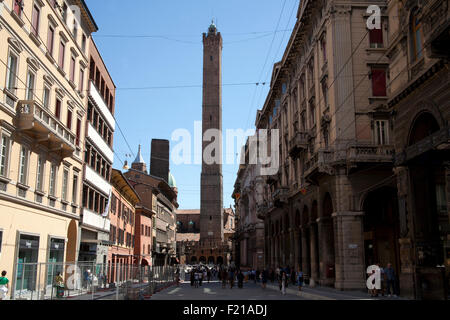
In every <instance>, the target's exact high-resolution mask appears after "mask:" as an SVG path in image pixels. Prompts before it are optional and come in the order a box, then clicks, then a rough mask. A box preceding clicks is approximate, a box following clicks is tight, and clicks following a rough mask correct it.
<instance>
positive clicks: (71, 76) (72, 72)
mask: <svg viewBox="0 0 450 320" xmlns="http://www.w3.org/2000/svg"><path fill="white" fill-rule="evenodd" d="M69 79H70V81H72V82H75V57H74V56H72V57H71V58H70V71H69Z"/></svg>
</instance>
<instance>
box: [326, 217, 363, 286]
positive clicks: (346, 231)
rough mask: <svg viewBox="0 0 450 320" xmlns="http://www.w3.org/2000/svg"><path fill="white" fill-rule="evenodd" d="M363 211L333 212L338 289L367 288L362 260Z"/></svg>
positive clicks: (336, 284) (336, 283)
mask: <svg viewBox="0 0 450 320" xmlns="http://www.w3.org/2000/svg"><path fill="white" fill-rule="evenodd" d="M362 217H363V212H351V211H341V212H336V213H333V219H334V225H335V248H336V252H335V257H336V282H335V287H336V288H337V289H340V290H348V289H367V286H366V280H365V279H366V276H365V266H364V264H365V261H364V237H363V230H364V228H363V221H362Z"/></svg>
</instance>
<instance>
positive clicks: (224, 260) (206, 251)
mask: <svg viewBox="0 0 450 320" xmlns="http://www.w3.org/2000/svg"><path fill="white" fill-rule="evenodd" d="M176 213H177V232H176V241H177V257H178V259H179V261H180V263H181V264H197V263H203V264H217V265H228V264H229V263H230V262H231V261H235V260H234V256H235V252H234V250H233V237H234V232H235V225H236V224H235V214H234V211H233V209H232V208H227V209H224V212H223V220H222V227H223V237H224V241H221V242H218V243H214V244H212V245H211V243H210V242H208V241H202V240H201V229H200V226H201V225H200V216H201V214H200V210H199V209H196V210H177V212H176Z"/></svg>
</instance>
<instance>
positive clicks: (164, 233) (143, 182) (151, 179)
mask: <svg viewBox="0 0 450 320" xmlns="http://www.w3.org/2000/svg"><path fill="white" fill-rule="evenodd" d="M166 158H168V155H167V157H166ZM124 175H125V176H126V177H127V179H128V180H129V181H130V183H131V184H132V185H133V187H134V188H135V190H136V191H137V193H138V194H139V196H140V198H141V202H140V204H139V205H140V206H142V207H145V208H149V209H150V208H151V211H152V213H153V216H152V223H151V227H152V235H151V238H152V243H151V250H152V251H151V253H152V261H151V263H150V264H151V265H152V266H163V265H169V264H172V263H175V259H176V239H175V231H176V214H175V210H176V208H178V202H177V192H178V191H177V188H176V185H175V179H174V178H173V177H172V176H171V174H170V173H169V172H167V180H166V179H161V178H159V177H155V176H153V175H150V174H148V172H147V165H146V163H145V161H144V159H143V157H142V154H141V147H140V146H139V151H138V154H137V157H136V159H135V161H134V162H133V163H132V167H131V169H130V170H129V171H127V172H126V173H124ZM168 181H170V182H171V185H169V183H168ZM144 228H145V227H144ZM144 232H145V231H144ZM147 246H148V245H147ZM147 248H148V247H147Z"/></svg>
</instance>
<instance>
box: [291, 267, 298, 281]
mask: <svg viewBox="0 0 450 320" xmlns="http://www.w3.org/2000/svg"><path fill="white" fill-rule="evenodd" d="M296 280H297V279H296V274H295V270H294V268H292V269H291V283H292V284H293V285H295V284H296V282H297V281H296Z"/></svg>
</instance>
